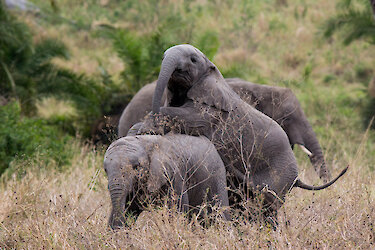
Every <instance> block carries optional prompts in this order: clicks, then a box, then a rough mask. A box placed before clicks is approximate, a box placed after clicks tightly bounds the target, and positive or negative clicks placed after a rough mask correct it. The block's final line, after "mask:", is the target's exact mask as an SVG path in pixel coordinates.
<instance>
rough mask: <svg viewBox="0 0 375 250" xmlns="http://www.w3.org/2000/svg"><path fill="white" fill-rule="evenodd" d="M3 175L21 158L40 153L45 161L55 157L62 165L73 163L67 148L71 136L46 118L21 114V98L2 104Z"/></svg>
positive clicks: (0, 167)
mask: <svg viewBox="0 0 375 250" xmlns="http://www.w3.org/2000/svg"><path fill="white" fill-rule="evenodd" d="M0 120H1V123H0V175H1V174H2V173H3V172H4V171H5V170H6V169H7V168H9V167H10V165H11V162H12V161H13V160H17V159H29V158H32V157H33V156H35V154H37V153H39V156H40V157H42V160H44V161H51V160H52V161H55V162H56V163H57V166H58V167H59V168H62V167H63V166H64V165H66V164H68V163H69V159H70V152H69V150H68V149H67V148H66V145H67V144H68V141H69V140H71V137H70V136H67V135H62V133H61V132H60V131H59V130H58V129H57V128H56V127H54V126H49V125H47V122H46V121H44V120H42V119H36V118H25V117H22V116H21V107H20V105H19V103H18V102H10V103H8V104H7V105H5V106H1V107H0Z"/></svg>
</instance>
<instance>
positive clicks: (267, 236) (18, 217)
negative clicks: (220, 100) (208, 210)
mask: <svg viewBox="0 0 375 250" xmlns="http://www.w3.org/2000/svg"><path fill="white" fill-rule="evenodd" d="M362 142H363V143H362V144H361V145H357V154H354V155H352V156H348V159H349V162H350V165H351V166H350V169H349V171H348V173H347V174H346V175H345V176H344V177H343V178H342V179H340V180H339V181H338V182H337V183H336V184H334V185H333V186H332V187H330V188H328V189H326V190H323V191H316V192H311V191H306V190H301V189H294V190H292V191H291V192H290V194H289V195H288V196H287V198H286V203H285V204H284V206H283V207H282V208H281V210H280V211H279V215H278V219H279V223H280V224H279V227H278V228H277V230H276V231H273V230H271V229H269V228H267V227H264V226H263V225H260V224H258V223H249V222H248V221H246V220H236V221H232V222H224V221H217V222H215V223H214V224H213V225H211V226H209V227H207V228H205V227H202V226H201V225H200V224H199V222H197V221H196V220H195V219H192V220H191V221H189V220H188V219H186V218H185V217H184V216H183V215H181V214H178V213H176V212H174V211H171V210H168V209H167V208H160V209H155V210H151V211H147V212H144V213H143V214H142V215H141V216H140V218H139V219H138V220H137V221H136V222H135V223H134V224H133V225H132V226H131V228H125V229H122V230H119V231H112V230H110V229H109V228H108V226H107V220H108V216H109V212H110V198H109V193H108V190H107V188H106V185H107V180H106V177H105V173H104V171H103V169H102V159H103V153H102V152H97V151H95V150H94V149H93V148H91V147H90V146H82V145H81V144H76V145H73V146H74V147H75V148H76V152H77V154H76V155H75V157H74V158H73V159H72V162H73V163H72V168H71V169H70V170H69V171H66V172H64V173H58V172H56V171H54V170H51V169H53V166H50V167H48V168H44V169H47V170H37V168H38V167H39V166H38V164H36V165H35V169H31V170H30V171H29V172H28V173H27V174H26V176H25V177H24V178H23V179H21V180H17V179H16V178H13V179H12V178H11V179H9V180H7V182H6V185H5V184H4V183H3V184H2V185H1V187H0V200H1V203H0V248H17V249H20V248H29V249H42V248H47V249H51V248H57V249H76V248H79V249H82V248H85V249H97V248H122V249H123V248H135V249H173V248H193V249H197V248H202V249H206V248H208V249H249V248H250V249H253V248H259V247H260V248H268V247H276V248H279V249H287V248H292V249H295V248H299V249H300V248H308V249H311V248H320V249H325V248H332V249H342V248H360V249H370V248H373V247H374V246H375V229H374V225H373V223H374V221H375V188H374V187H375V178H374V177H375V176H374V173H373V172H370V171H367V169H369V167H368V166H369V164H371V163H370V162H368V161H367V160H366V159H365V158H366V154H367V153H368V152H367V151H366V147H364V146H363V145H364V144H366V143H367V136H366V134H365V135H364V136H363V140H362ZM353 146H355V145H353ZM299 161H300V162H301V159H299ZM302 162H303V163H301V164H300V166H299V167H300V169H301V173H300V177H301V178H302V179H303V180H305V181H306V182H309V183H314V180H315V182H316V180H317V177H316V176H315V174H314V173H313V170H312V167H311V166H310V163H309V162H307V161H302ZM39 164H40V165H43V163H42V162H41V163H39ZM329 164H330V165H331V169H332V168H333V169H332V171H333V172H334V173H333V174H335V173H338V172H339V170H340V169H341V167H343V166H342V165H343V164H344V160H339V161H338V162H329Z"/></svg>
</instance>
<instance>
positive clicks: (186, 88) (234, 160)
mask: <svg viewBox="0 0 375 250" xmlns="http://www.w3.org/2000/svg"><path fill="white" fill-rule="evenodd" d="M165 90H167V96H166V101H165V105H164V106H163V107H162V106H161V100H162V96H163V93H164V91H165ZM169 131H174V132H180V133H184V134H189V135H204V136H206V137H207V138H209V139H210V140H211V141H212V142H213V144H214V145H215V148H216V149H217V151H218V153H219V155H220V157H221V159H222V160H223V162H224V165H225V167H226V170H227V176H228V185H229V186H230V189H231V190H236V189H239V187H244V190H243V195H242V197H238V196H236V195H235V194H233V193H231V197H230V203H237V202H236V198H240V199H242V200H247V199H248V198H253V197H254V193H261V194H262V197H263V204H262V208H263V209H262V211H263V216H264V217H265V218H271V220H275V218H276V215H277V210H278V209H279V208H280V207H281V205H282V204H283V202H284V199H285V195H286V194H287V193H288V192H289V191H290V190H291V189H292V188H293V187H300V188H304V189H309V190H320V189H324V188H327V187H328V186H330V185H332V184H333V183H334V182H335V181H336V180H337V179H338V178H340V177H341V176H342V175H343V174H344V173H345V172H346V170H347V168H345V169H344V170H343V171H342V172H341V174H340V175H338V176H337V177H336V178H335V179H334V180H332V181H330V182H328V183H326V184H324V185H322V186H319V187H314V186H310V185H307V184H305V183H303V182H302V181H301V180H300V179H299V178H298V168H297V162H296V159H295V156H294V154H293V151H292V149H291V147H290V143H289V139H288V137H287V135H286V133H285V132H284V130H283V129H282V128H281V127H280V125H279V124H278V123H276V121H274V120H273V119H271V118H270V117H268V116H267V115H265V114H263V113H261V112H260V111H258V110H257V109H255V108H254V107H252V106H251V105H249V104H248V103H246V102H245V101H243V100H242V99H241V98H240V96H239V95H237V94H236V92H234V91H233V90H232V88H230V86H229V85H228V83H227V82H226V81H225V79H224V78H223V76H222V75H221V73H220V71H219V70H218V68H217V67H216V66H215V65H214V64H213V63H212V62H211V61H209V60H208V59H207V57H206V56H205V55H204V54H203V53H202V52H201V51H199V50H198V49H197V48H195V47H194V46H192V45H188V44H183V45H176V46H174V47H171V48H169V49H168V50H166V51H165V53H164V58H163V60H162V64H161V70H160V73H159V77H158V80H157V85H156V88H155V91H154V96H153V100H152V114H151V115H149V116H148V117H147V118H146V119H145V120H144V121H143V124H142V126H141V128H140V129H139V131H138V133H139V134H145V133H166V132H169Z"/></svg>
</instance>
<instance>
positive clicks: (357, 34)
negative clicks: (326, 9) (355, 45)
mask: <svg viewBox="0 0 375 250" xmlns="http://www.w3.org/2000/svg"><path fill="white" fill-rule="evenodd" d="M337 12H338V13H337V14H336V15H335V16H333V17H331V18H329V19H328V20H327V21H326V23H325V25H324V29H323V30H324V33H323V34H324V36H325V37H327V38H328V37H331V36H332V35H333V34H334V33H335V32H337V31H339V30H341V31H342V34H343V35H344V40H343V42H344V44H345V45H348V44H350V43H352V42H353V41H355V40H358V39H365V40H368V41H369V42H371V43H373V44H375V17H374V15H375V13H373V10H372V6H371V5H370V1H369V0H357V1H354V0H342V1H341V2H340V3H339V4H338V5H337Z"/></svg>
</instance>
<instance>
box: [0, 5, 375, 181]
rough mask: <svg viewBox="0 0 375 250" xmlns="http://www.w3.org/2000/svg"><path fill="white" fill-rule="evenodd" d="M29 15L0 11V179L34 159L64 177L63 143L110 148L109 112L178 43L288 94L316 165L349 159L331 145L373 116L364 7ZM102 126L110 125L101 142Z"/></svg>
mask: <svg viewBox="0 0 375 250" xmlns="http://www.w3.org/2000/svg"><path fill="white" fill-rule="evenodd" d="M30 3H32V4H33V6H34V7H33V8H31V9H29V10H20V9H10V10H8V9H7V8H5V5H4V0H0V97H1V100H0V101H1V106H0V109H1V115H2V117H1V119H2V120H3V121H6V122H4V123H3V124H2V126H3V131H1V132H0V133H2V134H1V138H0V139H1V145H0V150H1V151H0V154H1V155H2V158H1V162H0V174H1V172H2V171H4V170H5V169H6V168H8V167H9V166H11V162H12V161H13V160H14V159H17V158H19V157H21V156H22V157H31V156H32V155H35V154H36V152H39V151H44V150H46V149H48V150H50V151H48V152H49V153H47V154H45V157H46V159H53V160H54V161H57V162H59V164H60V165H61V166H63V165H67V164H69V157H67V156H64V153H63V151H64V150H65V151H66V145H67V143H68V145H69V143H70V142H69V140H72V139H73V138H74V137H78V138H79V140H86V141H91V140H94V141H95V142H97V141H102V142H103V141H104V142H106V143H108V142H109V141H110V140H112V139H113V138H115V135H110V134H108V133H111V132H113V131H115V129H116V122H117V120H118V118H119V115H120V114H121V111H122V110H123V109H124V108H125V106H126V104H127V103H128V102H129V101H130V100H131V98H132V96H133V95H134V94H135V93H136V92H137V91H138V90H139V89H140V88H141V87H142V86H143V85H145V84H147V83H149V82H152V81H154V80H156V78H157V75H158V72H159V69H160V63H161V59H162V56H163V52H164V51H165V50H166V49H167V48H168V47H170V46H172V45H175V44H180V43H190V44H192V45H194V46H196V47H198V48H199V49H201V50H202V51H203V52H204V53H205V54H206V55H207V56H208V57H209V58H210V59H211V60H213V62H214V63H215V64H216V65H217V66H218V67H219V69H220V70H221V72H222V73H223V75H224V76H225V77H241V78H244V79H246V80H248V81H253V82H256V83H259V84H270V85H278V86H284V87H288V88H291V89H292V90H293V91H294V93H295V94H296V95H297V97H298V98H299V100H300V102H301V105H302V106H303V108H304V110H305V112H306V115H307V116H308V118H309V120H310V122H311V124H312V125H313V128H314V130H315V131H316V133H317V134H318V137H319V139H320V141H321V142H322V145H324V146H323V147H324V150H325V152H326V154H327V155H328V157H329V159H328V161H329V160H334V158H335V157H336V155H337V154H339V152H352V151H353V150H354V149H353V148H352V146H351V144H347V143H343V142H345V141H348V140H349V141H351V142H359V140H360V134H361V133H363V131H364V130H365V129H366V128H367V126H368V125H369V122H370V120H371V118H372V117H373V116H374V111H375V101H374V96H375V95H373V96H372V95H371V91H370V90H371V88H372V84H373V85H375V79H374V71H375V69H374V65H375V63H374V58H375V49H374V42H375V37H374V34H375V33H374V25H375V24H374V23H375V21H374V16H373V12H372V9H371V5H370V1H368V0H337V1H323V0H320V1H314V2H310V1H305V0H298V1H288V0H265V1H255V0H250V1H249V0H230V1H221V0H207V1H202V0H193V1H182V0H181V1H178V0H166V1H157V0H148V1H137V0H127V1H117V0H85V1H83V0H49V1H45V0H31V1H30ZM374 89H375V86H374ZM374 91H375V90H374ZM3 116H4V118H3ZM103 123H104V124H105V126H107V125H108V124H107V123H112V124H110V126H112V127H111V128H110V129H107V130H106V132H105V133H104V134H103V132H102V131H101V130H102V129H103V126H101V125H100V124H103ZM98 128H99V129H98ZM21 130H22V131H21ZM98 130H99V131H98ZM98 133H102V135H101V136H99V137H97V134H98ZM53 135H54V136H53ZM103 136H104V137H107V140H103ZM370 137H371V138H374V134H373V133H371V134H370ZM93 138H94V139H93ZM27 142H30V145H24V144H27ZM37 145H40V146H37ZM368 147H370V148H372V149H374V148H373V146H371V145H369V146H368ZM68 151H69V150H67V151H66V152H68ZM370 151H371V150H370ZM60 154H61V156H60ZM62 169H63V167H62Z"/></svg>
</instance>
